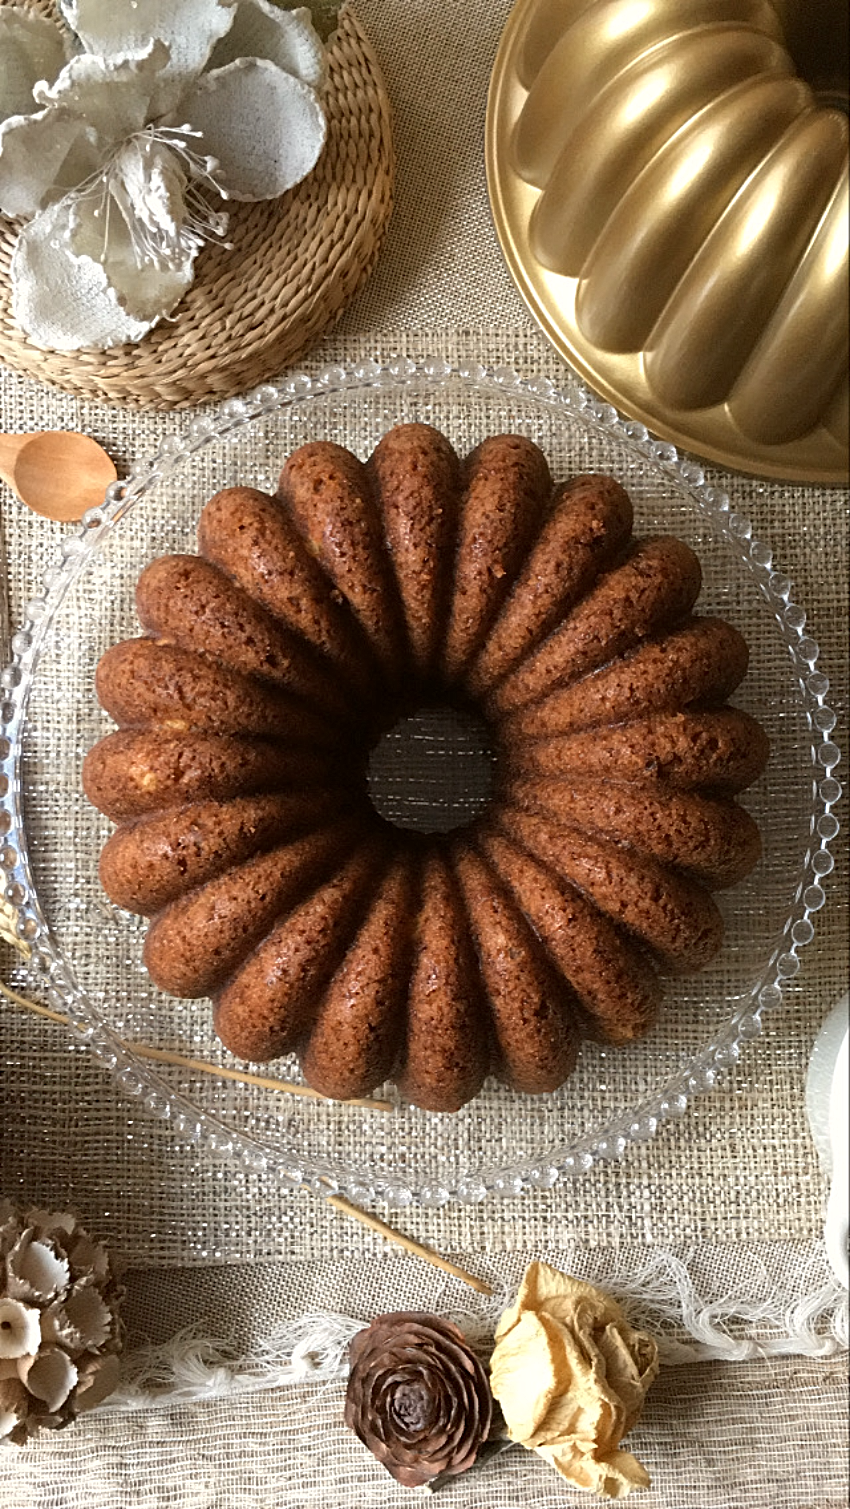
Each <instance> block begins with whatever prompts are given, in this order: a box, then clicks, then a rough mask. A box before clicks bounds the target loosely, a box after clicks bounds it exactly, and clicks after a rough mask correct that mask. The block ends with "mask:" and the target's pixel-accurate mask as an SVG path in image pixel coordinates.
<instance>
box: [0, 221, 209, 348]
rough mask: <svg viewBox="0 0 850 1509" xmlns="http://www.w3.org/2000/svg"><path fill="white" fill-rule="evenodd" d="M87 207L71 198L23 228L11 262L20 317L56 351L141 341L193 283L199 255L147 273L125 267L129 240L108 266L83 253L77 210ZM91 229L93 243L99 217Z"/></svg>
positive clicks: (41, 343) (22, 323)
mask: <svg viewBox="0 0 850 1509" xmlns="http://www.w3.org/2000/svg"><path fill="white" fill-rule="evenodd" d="M81 211H82V212H83V213H85V206H80V205H79V204H77V205H76V206H75V205H74V204H73V203H72V196H70V195H69V196H67V197H66V198H65V199H62V200H60V201H59V203H58V204H55V205H52V206H51V207H50V208H49V209H47V210H45V211H43V213H42V214H40V215H38V216H37V217H36V219H35V220H33V221H31V222H30V224H29V225H26V226H24V229H23V231H22V232H21V234H20V236H19V237H18V241H17V245H16V247H15V251H14V255H13V257H12V266H11V277H12V309H13V313H14V316H15V319H16V320H17V321H18V324H19V325H20V326H21V327H22V328H23V329H24V330H26V331H27V333H28V335H30V336H31V337H32V339H33V340H34V341H35V342H36V344H37V345H39V346H46V347H48V348H49V349H51V350H54V351H78V350H79V349H80V348H81V347H84V346H93V347H97V348H99V349H100V350H105V349H106V348H107V347H110V346H119V345H122V344H123V343H124V342H125V341H140V340H141V339H142V336H143V335H145V334H146V332H147V331H148V330H150V328H151V326H152V325H155V324H156V322H157V320H158V319H159V318H161V316H162V315H164V314H168V313H169V312H170V311H171V310H172V309H173V308H174V305H175V304H176V303H177V301H178V300H179V299H180V298H181V297H182V295H183V294H184V293H185V291H186V289H187V288H188V287H189V285H190V284H191V282H192V280H193V277H194V269H193V260H194V259H193V258H188V257H187V261H186V264H185V265H184V266H183V267H182V268H180V269H177V270H175V269H168V270H167V271H166V272H160V271H158V270H157V269H156V268H153V267H152V268H150V269H147V268H146V269H145V272H144V274H143V275H141V274H140V273H139V270H138V268H135V266H134V265H132V264H131V263H130V262H129V259H128V261H127V263H126V265H125V262H124V259H123V242H122V243H120V248H121V249H120V250H119V252H117V253H116V256H115V258H114V260H113V259H107V262H106V265H105V266H104V265H103V264H102V263H101V262H100V261H98V260H95V257H94V256H88V255H82V256H81V255H78V254H76V253H75V252H73V251H72V250H70V246H69V238H70V234H71V215H72V212H75V213H76V214H77V215H78V216H79V214H80V212H81ZM77 229H78V230H79V220H78V221H77ZM89 229H90V235H91V238H92V243H93V242H94V237H95V236H96V235H97V234H98V230H99V227H98V225H97V222H95V224H94V226H92V227H90V228H89ZM113 275H114V286H113Z"/></svg>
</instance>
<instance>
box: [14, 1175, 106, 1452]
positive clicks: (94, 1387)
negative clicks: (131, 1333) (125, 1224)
mask: <svg viewBox="0 0 850 1509" xmlns="http://www.w3.org/2000/svg"><path fill="white" fill-rule="evenodd" d="M122 1295H123V1290H122V1288H121V1286H120V1285H119V1283H118V1280H117V1278H116V1276H115V1273H114V1271H113V1268H112V1264H111V1262H110V1258H109V1253H108V1252H107V1250H106V1248H105V1247H101V1246H99V1245H98V1244H97V1243H96V1242H93V1241H92V1239H91V1237H90V1236H89V1235H88V1234H87V1233H86V1232H85V1231H83V1229H82V1227H81V1226H79V1225H78V1223H77V1220H76V1217H75V1216H73V1215H72V1214H71V1213H70V1212H68V1211H48V1210H28V1211H26V1212H22V1211H18V1210H15V1209H14V1207H13V1206H12V1205H10V1204H9V1203H8V1201H5V1200H3V1201H0V1440H2V1441H11V1442H13V1443H14V1444H15V1445H18V1446H20V1445H22V1444H23V1442H25V1441H26V1440H27V1438H28V1437H29V1436H31V1435H33V1434H34V1432H35V1431H37V1430H39V1429H41V1427H43V1426H46V1427H51V1428H52V1429H56V1428H57V1427H58V1426H62V1425H68V1424H69V1423H70V1421H71V1420H73V1418H74V1416H75V1415H77V1414H78V1413H79V1412H80V1410H83V1409H89V1408H91V1407H92V1406H93V1405H95V1404H97V1403H99V1402H100V1400H101V1399H104V1398H105V1397H106V1395H107V1394H108V1393H110V1392H111V1391H112V1389H114V1387H115V1385H116V1383H117V1381H118V1353H119V1352H120V1350H121V1345H122V1340H123V1331H122V1327H121V1322H120V1319H119V1315H118V1307H119V1305H120V1301H121V1298H122Z"/></svg>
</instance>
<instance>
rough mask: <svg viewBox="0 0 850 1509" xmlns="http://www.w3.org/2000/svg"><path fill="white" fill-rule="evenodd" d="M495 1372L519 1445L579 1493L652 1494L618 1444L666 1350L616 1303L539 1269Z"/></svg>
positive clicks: (504, 1324) (501, 1341)
mask: <svg viewBox="0 0 850 1509" xmlns="http://www.w3.org/2000/svg"><path fill="white" fill-rule="evenodd" d="M490 1370H491V1377H490V1383H491V1387H492V1390H493V1395H494V1397H495V1398H496V1399H498V1401H499V1404H500V1405H501V1407H502V1413H503V1414H504V1417H505V1423H506V1424H507V1427H508V1431H509V1434H510V1436H511V1439H512V1440H513V1441H520V1442H521V1443H522V1445H523V1446H527V1447H529V1449H530V1450H532V1451H536V1452H538V1453H539V1454H540V1455H541V1456H542V1457H545V1458H546V1460H547V1461H548V1462H551V1464H552V1466H553V1467H554V1468H556V1470H557V1471H558V1472H560V1473H561V1475H562V1476H563V1477H565V1478H567V1479H568V1480H569V1481H570V1482H571V1483H574V1484H575V1486H576V1487H577V1488H587V1489H591V1490H594V1491H595V1492H596V1493H600V1494H602V1495H604V1496H606V1497H608V1498H615V1499H620V1498H625V1497H626V1495H627V1494H628V1493H630V1492H631V1491H632V1489H633V1488H646V1487H648V1486H649V1475H648V1473H647V1472H646V1469H645V1468H644V1467H642V1466H641V1464H640V1462H638V1461H637V1459H636V1458H635V1457H633V1456H632V1455H631V1453H630V1452H628V1451H620V1450H619V1445H620V1441H621V1440H622V1438H623V1436H624V1435H625V1434H626V1432H627V1431H629V1430H631V1428H632V1426H633V1425H634V1424H635V1422H636V1420H637V1419H638V1416H639V1415H640V1412H641V1409H642V1408H643V1402H644V1399H645V1397H646V1393H647V1390H648V1388H649V1386H650V1384H651V1383H652V1381H653V1379H654V1378H655V1376H656V1373H657V1372H658V1348H657V1346H656V1344H655V1342H654V1341H653V1339H652V1337H651V1336H648V1335H647V1334H646V1333H645V1332H644V1331H635V1330H633V1328H632V1327H631V1326H630V1325H629V1323H628V1321H627V1320H626V1317H625V1315H624V1314H623V1312H622V1310H621V1309H620V1306H619V1305H618V1304H617V1302H616V1300H613V1299H612V1298H611V1297H610V1295H607V1294H604V1293H603V1292H602V1291H601V1290H600V1289H595V1288H594V1287H593V1285H592V1284H585V1283H582V1282H581V1280H580V1279H574V1278H568V1277H567V1275H566V1274H563V1273H559V1272H558V1270H557V1269H556V1268H550V1267H549V1266H548V1265H547V1264H546V1263H532V1264H531V1265H530V1266H529V1268H528V1269H527V1270H526V1273H525V1277H524V1278H523V1281H522V1284H521V1286H520V1290H519V1293H518V1295H517V1298H516V1300H515V1302H514V1304H513V1305H512V1306H511V1308H510V1309H509V1310H506V1311H505V1313H504V1315H503V1316H502V1318H501V1320H500V1321H499V1324H498V1327H497V1328H496V1347H495V1350H494V1352H493V1355H492V1357H491V1359H490Z"/></svg>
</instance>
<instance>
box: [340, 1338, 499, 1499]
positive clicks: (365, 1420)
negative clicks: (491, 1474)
mask: <svg viewBox="0 0 850 1509" xmlns="http://www.w3.org/2000/svg"><path fill="white" fill-rule="evenodd" d="M349 1356H350V1359H351V1374H350V1377H349V1380H348V1392H347V1394H346V1400H345V1423H346V1425H348V1426H350V1428H351V1429H352V1430H353V1431H356V1433H357V1435H358V1436H359V1437H360V1439H361V1441H362V1442H363V1443H364V1444H365V1445H366V1446H368V1447H369V1450H370V1451H371V1452H373V1453H374V1454H375V1456H376V1457H377V1458H378V1460H379V1462H382V1463H383V1465H384V1466H385V1467H386V1469H387V1471H388V1472H390V1473H392V1475H393V1477H394V1478H395V1479H396V1481H397V1482H399V1483H401V1484H402V1485H403V1486H404V1487H405V1488H421V1487H422V1486H423V1485H424V1484H425V1483H430V1482H431V1481H432V1479H433V1478H435V1477H437V1476H438V1475H439V1474H440V1473H449V1474H453V1473H459V1472H465V1471H466V1469H467V1468H468V1467H471V1466H472V1464H473V1462H474V1461H475V1458H476V1455H477V1452H478V1448H479V1447H480V1445H481V1444H482V1442H483V1441H485V1440H486V1438H487V1433H488V1431H489V1429H490V1420H491V1415H492V1407H493V1403H492V1397H491V1394H490V1386H489V1384H488V1382H487V1376H486V1374H485V1372H484V1369H483V1367H482V1366H481V1363H480V1362H479V1361H478V1358H477V1357H476V1356H475V1355H474V1353H473V1352H472V1351H471V1350H470V1348H469V1346H468V1344H467V1342H466V1340H465V1338H464V1336H463V1333H462V1332H461V1331H459V1330H458V1328H457V1326H455V1325H452V1323H451V1321H447V1320H440V1319H438V1317H437V1316H434V1315H423V1314H419V1313H417V1312H408V1311H398V1312H396V1313H393V1314H390V1315H380V1316H378V1318H377V1319H376V1320H373V1321H372V1324H371V1325H370V1326H367V1327H366V1329H365V1330H363V1331H358V1333H357V1335H356V1336H355V1337H354V1339H353V1341H352V1342H351V1346H350V1349H349Z"/></svg>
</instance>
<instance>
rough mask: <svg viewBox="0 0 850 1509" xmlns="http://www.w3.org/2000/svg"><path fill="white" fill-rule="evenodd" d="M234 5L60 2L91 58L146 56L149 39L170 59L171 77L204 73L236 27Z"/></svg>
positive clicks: (210, 1) (218, 0)
mask: <svg viewBox="0 0 850 1509" xmlns="http://www.w3.org/2000/svg"><path fill="white" fill-rule="evenodd" d="M233 4H234V0H143V3H139V0H61V8H62V13H63V15H64V16H65V19H66V21H67V22H68V25H69V26H70V27H71V28H72V29H73V30H74V31H75V32H76V33H77V36H78V37H80V38H81V39H82V41H83V43H84V44H85V46H86V47H87V48H88V50H89V52H95V53H104V54H106V55H107V56H110V55H113V54H115V53H128V52H144V50H145V48H146V47H147V45H148V43H149V41H150V39H151V37H157V38H158V39H159V40H160V41H161V42H164V43H165V44H166V46H167V47H168V50H169V53H170V62H169V65H168V72H169V74H170V75H171V76H172V77H173V78H174V79H176V80H183V81H185V82H188V81H189V80H190V79H192V78H194V77H195V75H196V74H198V73H200V71H201V69H202V68H203V66H204V64H205V63H206V61H207V58H208V57H209V55H210V53H211V52H212V49H213V47H214V46H215V44H216V42H217V41H218V39H219V37H222V36H224V33H225V32H226V31H227V30H228V29H229V27H230V25H231V23H232V21H233V10H232V6H233Z"/></svg>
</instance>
